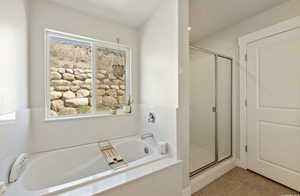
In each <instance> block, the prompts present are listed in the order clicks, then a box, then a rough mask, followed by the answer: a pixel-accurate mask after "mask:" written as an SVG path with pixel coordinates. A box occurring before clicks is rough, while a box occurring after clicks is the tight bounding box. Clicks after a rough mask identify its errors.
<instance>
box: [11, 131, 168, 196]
mask: <svg viewBox="0 0 300 196" xmlns="http://www.w3.org/2000/svg"><path fill="white" fill-rule="evenodd" d="M147 140H148V141H143V140H141V139H140V137H138V136H136V137H128V138H123V139H117V140H112V141H110V142H111V144H112V145H113V146H114V147H115V148H116V150H117V151H118V152H119V154H120V155H121V157H122V158H123V159H124V160H125V164H122V165H119V166H118V167H116V168H111V167H110V166H109V165H108V164H107V162H106V160H105V158H104V156H103V154H102V152H101V151H100V150H99V144H98V143H93V144H88V145H81V146H77V147H72V148H67V149H61V150H56V151H51V152H43V153H38V154H34V155H30V157H29V161H28V164H27V166H26V169H25V171H24V173H23V174H22V176H21V177H20V178H19V179H18V181H17V182H16V183H13V184H11V185H10V187H9V189H8V192H7V194H6V195H7V196H18V195H26V196H27V195H28V196H35V195H39V196H40V195H59V193H60V192H63V191H64V190H66V189H76V188H77V187H79V186H80V185H83V184H88V183H91V182H94V181H101V180H103V179H106V178H109V177H112V176H114V175H116V174H119V173H121V172H124V171H127V170H132V169H135V168H138V167H140V166H142V165H145V164H149V163H151V162H155V161H158V160H161V159H163V158H165V157H166V155H160V153H159V152H158V148H157V145H156V143H155V142H154V141H153V140H150V139H147Z"/></svg>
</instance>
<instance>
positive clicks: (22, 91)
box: [0, 0, 29, 182]
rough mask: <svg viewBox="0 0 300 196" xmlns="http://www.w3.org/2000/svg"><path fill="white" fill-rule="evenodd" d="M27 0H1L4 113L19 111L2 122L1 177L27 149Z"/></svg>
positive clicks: (0, 100) (0, 109)
mask: <svg viewBox="0 0 300 196" xmlns="http://www.w3.org/2000/svg"><path fill="white" fill-rule="evenodd" d="M27 8H28V6H27V1H26V0H9V1H0V43H1V45H0V51H1V62H0V68H1V77H0V115H1V113H7V112H14V111H17V112H16V120H15V121H12V122H0V181H5V182H6V181H7V177H8V171H9V167H10V165H11V164H12V162H13V161H14V160H15V157H16V156H17V155H18V154H20V153H21V152H26V150H27V148H26V139H27V133H28V124H29V117H28V116H29V115H28V111H27V106H28V98H27V96H28V85H27V73H28V72H27V71H28V61H27V56H28V54H27V47H28V45H27V24H28V21H27V19H28V18H27V14H28V10H27Z"/></svg>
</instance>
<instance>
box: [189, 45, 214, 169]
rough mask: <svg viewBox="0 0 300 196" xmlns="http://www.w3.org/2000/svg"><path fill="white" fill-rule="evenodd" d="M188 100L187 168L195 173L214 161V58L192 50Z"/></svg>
mask: <svg viewBox="0 0 300 196" xmlns="http://www.w3.org/2000/svg"><path fill="white" fill-rule="evenodd" d="M192 52H193V53H192V55H191V77H190V78H191V80H190V86H191V90H190V93H191V97H190V131H191V134H190V135H191V138H190V141H191V146H190V157H191V160H190V169H191V171H192V172H193V171H196V170H198V169H199V168H202V167H205V166H206V165H209V164H211V163H213V162H215V161H216V160H217V157H216V132H215V129H216V115H215V113H214V112H213V108H214V107H215V97H216V91H215V86H216V83H215V81H216V78H215V76H216V74H215V72H216V67H215V56H214V55H211V54H206V53H202V52H199V51H192Z"/></svg>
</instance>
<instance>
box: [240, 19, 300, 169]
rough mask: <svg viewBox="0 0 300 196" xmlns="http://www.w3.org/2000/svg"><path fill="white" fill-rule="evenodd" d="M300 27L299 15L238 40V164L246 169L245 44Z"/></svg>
mask: <svg viewBox="0 0 300 196" xmlns="http://www.w3.org/2000/svg"><path fill="white" fill-rule="evenodd" d="M298 28H300V16H297V17H294V18H292V19H288V20H286V21H284V22H280V23H278V24H275V25H272V26H270V27H267V28H264V29H262V30H259V31H256V32H254V33H250V34H248V35H245V36H242V37H240V38H239V39H238V42H239V49H240V51H239V58H240V60H239V63H240V64H239V68H240V69H239V70H240V160H239V161H238V165H239V166H240V167H242V168H245V169H248V154H247V123H248V122H247V46H248V45H249V44H251V43H253V42H255V41H258V40H261V39H264V38H267V37H271V36H273V35H277V34H280V33H283V32H287V31H290V30H293V29H298Z"/></svg>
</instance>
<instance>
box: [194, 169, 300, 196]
mask: <svg viewBox="0 0 300 196" xmlns="http://www.w3.org/2000/svg"><path fill="white" fill-rule="evenodd" d="M192 196H300V194H299V193H298V192H296V191H293V190H291V189H289V188H287V187H285V186H283V185H280V184H278V183H276V182H273V181H272V180H269V179H267V178H264V177H262V176H260V175H258V174H256V173H254V172H251V171H247V170H244V169H241V168H234V169H233V170H231V171H229V172H228V173H226V174H225V175H223V176H222V177H221V178H219V179H217V180H215V181H214V182H212V183H211V184H209V185H207V186H206V187H204V188H203V189H202V190H200V191H199V192H197V193H195V194H193V195H192Z"/></svg>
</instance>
